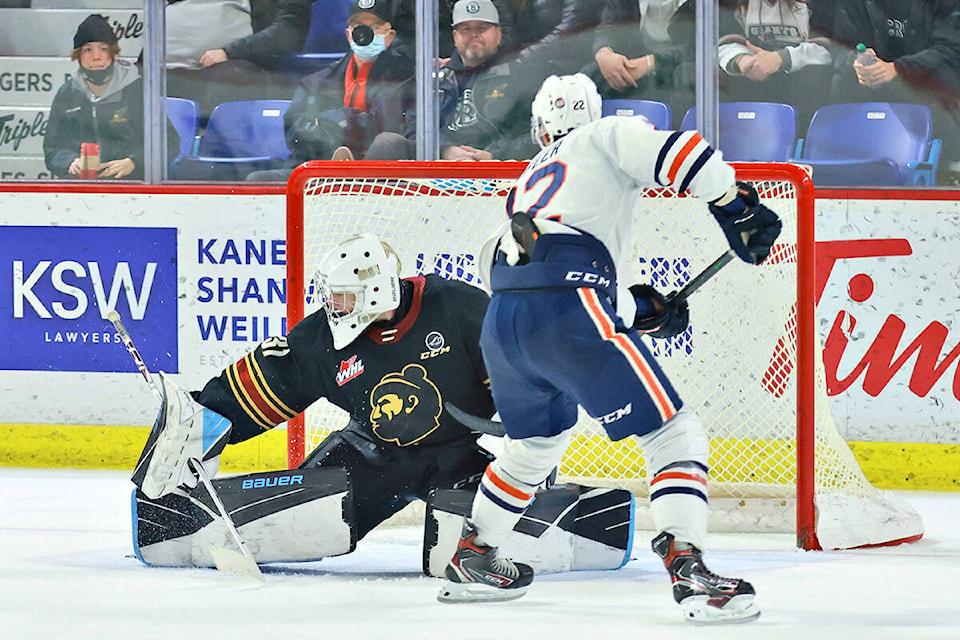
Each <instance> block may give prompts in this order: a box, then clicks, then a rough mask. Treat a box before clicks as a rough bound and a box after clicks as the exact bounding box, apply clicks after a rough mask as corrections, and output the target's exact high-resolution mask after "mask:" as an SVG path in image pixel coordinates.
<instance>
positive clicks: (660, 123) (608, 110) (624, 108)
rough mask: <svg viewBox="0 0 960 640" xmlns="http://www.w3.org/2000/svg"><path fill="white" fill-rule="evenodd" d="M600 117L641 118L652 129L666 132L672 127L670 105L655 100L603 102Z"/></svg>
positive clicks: (612, 100)
mask: <svg viewBox="0 0 960 640" xmlns="http://www.w3.org/2000/svg"><path fill="white" fill-rule="evenodd" d="M600 115H601V116H602V117H606V116H643V117H645V118H646V119H647V120H649V121H650V124H652V125H653V126H654V127H656V128H657V129H659V130H661V131H666V130H668V129H670V128H671V127H672V126H673V114H672V113H671V112H670V105H668V104H667V103H666V102H657V101H656V100H626V99H615V100H614V99H611V100H604V101H603V105H602V106H601V108H600Z"/></svg>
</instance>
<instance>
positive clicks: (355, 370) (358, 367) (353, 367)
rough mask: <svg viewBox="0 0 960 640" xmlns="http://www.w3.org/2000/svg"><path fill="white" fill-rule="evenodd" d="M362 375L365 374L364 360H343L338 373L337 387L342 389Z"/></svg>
mask: <svg viewBox="0 0 960 640" xmlns="http://www.w3.org/2000/svg"><path fill="white" fill-rule="evenodd" d="M361 373H363V360H361V359H360V358H358V357H357V356H350V359H349V360H341V361H340V370H339V371H337V386H338V387H342V386H343V385H345V384H347V383H348V382H350V381H351V380H353V379H354V378H356V377H357V376H358V375H360V374H361Z"/></svg>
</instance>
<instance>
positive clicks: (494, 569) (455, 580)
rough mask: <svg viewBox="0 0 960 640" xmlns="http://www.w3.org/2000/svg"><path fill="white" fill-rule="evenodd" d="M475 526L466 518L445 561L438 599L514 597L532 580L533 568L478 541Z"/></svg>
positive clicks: (449, 600)
mask: <svg viewBox="0 0 960 640" xmlns="http://www.w3.org/2000/svg"><path fill="white" fill-rule="evenodd" d="M476 540H477V530H476V528H475V527H474V526H473V524H471V523H470V522H469V521H465V522H464V525H463V532H462V533H461V535H460V542H459V544H458V545H457V552H456V553H455V554H454V556H453V558H452V559H451V560H450V564H448V565H447V569H446V572H445V573H446V576H447V582H446V584H444V585H443V588H441V589H440V593H438V594H437V600H439V601H440V602H447V603H458V602H502V601H504V600H516V599H517V598H519V597H521V596H523V594H525V593H526V592H527V587H528V586H530V583H531V582H533V569H531V568H530V567H529V566H528V565H525V564H523V563H521V562H513V561H512V560H509V559H507V558H501V557H500V556H499V555H498V553H497V548H496V547H488V546H487V545H485V544H479V543H478V542H477V541H476Z"/></svg>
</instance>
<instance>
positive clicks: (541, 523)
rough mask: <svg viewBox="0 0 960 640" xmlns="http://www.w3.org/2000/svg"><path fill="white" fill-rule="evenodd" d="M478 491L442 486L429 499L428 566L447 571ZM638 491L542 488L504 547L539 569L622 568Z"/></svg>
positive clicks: (630, 541)
mask: <svg viewBox="0 0 960 640" xmlns="http://www.w3.org/2000/svg"><path fill="white" fill-rule="evenodd" d="M472 497H473V493H472V492H470V491H462V490H453V489H440V490H436V491H434V492H433V493H432V494H431V496H430V500H429V501H428V503H427V513H426V518H425V526H424V538H423V572H424V573H425V574H427V575H431V576H435V577H444V569H445V567H446V566H447V563H448V562H449V561H450V558H451V557H452V556H453V554H454V552H455V551H456V548H457V542H458V541H459V540H460V532H461V528H462V526H463V519H464V518H465V517H469V516H470V513H471V512H470V509H471V503H472ZM633 530H634V497H633V494H632V493H630V492H629V491H626V490H625V489H610V488H595V487H583V486H579V485H575V484H567V485H562V486H559V487H555V488H553V489H548V490H546V491H540V492H538V493H537V495H536V498H535V500H534V501H533V503H531V504H530V506H529V507H528V508H527V510H526V512H525V513H524V514H523V516H522V517H521V518H520V519H519V521H518V522H517V523H516V525H515V526H514V528H513V530H512V531H511V532H510V533H509V534H508V535H507V536H506V538H505V539H504V541H503V543H502V545H501V546H500V548H499V551H500V553H501V554H502V555H503V556H505V557H509V558H511V559H514V560H517V561H519V562H522V563H525V564H528V565H530V566H532V567H533V569H534V571H535V572H536V573H553V572H558V571H595V570H602V569H618V568H620V567H622V566H623V565H624V564H625V563H626V562H627V561H628V560H629V559H630V554H631V551H632V548H633Z"/></svg>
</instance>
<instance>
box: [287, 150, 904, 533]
mask: <svg viewBox="0 0 960 640" xmlns="http://www.w3.org/2000/svg"><path fill="white" fill-rule="evenodd" d="M734 166H735V168H736V171H737V177H738V179H740V180H747V181H750V182H752V183H754V185H755V186H756V187H757V190H758V191H759V193H760V197H761V199H762V201H763V202H764V204H766V205H767V206H769V207H771V208H772V209H774V210H775V211H777V213H778V214H779V215H780V217H781V218H782V219H783V231H782V234H781V236H780V238H779V239H778V241H777V244H776V245H775V246H774V248H773V250H772V252H771V254H770V257H769V258H768V259H767V261H766V262H765V263H764V264H763V265H761V266H760V267H752V266H750V265H747V264H745V263H742V262H740V261H738V260H734V261H733V263H731V264H730V265H728V266H727V267H726V268H725V269H724V270H723V272H722V273H720V274H718V275H717V276H716V277H715V278H713V279H712V280H710V281H709V282H708V283H707V284H705V285H704V287H703V288H702V289H701V290H700V291H698V292H697V293H695V294H694V295H693V296H692V297H691V300H690V306H691V326H690V327H689V328H688V329H687V330H686V331H685V332H684V333H683V334H681V335H678V336H676V337H673V338H668V339H665V340H652V339H650V340H649V341H648V344H649V345H650V346H651V348H652V350H653V353H654V354H655V355H656V357H657V359H658V361H659V362H660V363H661V364H662V365H663V367H664V369H665V370H666V371H667V373H668V374H669V375H670V377H671V379H672V380H673V382H674V385H675V386H676V388H677V390H678V391H679V392H680V394H681V397H682V398H684V401H685V402H686V403H688V404H690V405H691V406H693V407H694V408H695V409H696V410H697V412H698V413H699V415H700V417H701V418H702V420H703V423H704V425H705V427H706V429H707V432H708V434H709V436H710V440H711V454H710V506H711V523H710V526H711V530H713V531H750V532H790V531H795V532H796V536H797V545H798V546H799V547H801V548H803V549H821V548H823V549H844V548H853V547H860V546H875V545H888V544H897V543H900V542H907V541H912V540H916V539H919V538H920V537H921V536H922V535H923V525H922V522H921V521H920V518H919V516H918V515H917V514H916V512H915V511H914V510H913V509H912V508H911V507H910V506H909V505H908V504H906V503H904V502H903V501H902V500H900V499H899V498H897V497H896V496H893V495H891V494H888V493H885V492H881V491H878V490H877V489H876V488H875V487H873V486H872V485H871V484H870V482H869V481H868V480H867V478H866V477H865V476H864V474H863V471H862V470H861V469H860V467H859V465H858V463H857V461H856V459H855V458H854V457H853V454H852V453H851V451H850V449H849V447H848V446H847V444H846V442H845V440H844V439H843V437H842V436H841V435H840V433H839V432H838V430H837V427H836V424H835V423H834V420H833V418H832V416H831V413H830V408H829V406H828V402H827V393H826V382H825V376H824V372H823V364H822V360H821V358H820V357H819V353H820V349H819V345H818V343H819V340H818V337H817V334H816V325H815V302H814V300H815V295H814V293H815V290H814V196H813V184H812V182H811V180H810V178H809V176H808V175H807V173H806V172H805V171H803V170H802V169H801V168H800V167H798V166H796V165H789V164H776V163H734ZM524 167H525V163H516V162H499V163H450V162H434V163H412V162H399V163H383V162H380V163H365V162H353V163H332V162H308V163H306V164H304V165H302V166H301V167H299V168H298V169H297V170H296V171H295V172H294V173H293V175H292V176H291V178H290V181H289V183H288V186H287V278H288V286H287V315H288V326H293V324H294V323H296V322H297V321H298V320H300V319H301V318H302V317H303V316H304V314H308V313H311V312H313V311H314V310H316V309H317V308H318V305H317V301H316V299H315V297H314V294H313V290H312V277H313V271H314V269H315V268H316V266H317V263H318V261H319V258H320V257H321V256H322V255H323V254H324V253H325V252H327V251H328V250H329V249H330V248H331V247H332V246H334V245H336V244H337V243H339V242H341V241H343V240H344V239H346V238H348V237H350V236H352V235H355V234H358V233H363V232H373V233H376V234H377V235H379V236H380V237H381V238H382V239H383V240H385V241H387V242H389V243H390V245H391V246H392V247H393V248H394V249H395V250H396V251H397V253H398V254H399V256H400V258H401V261H402V265H403V267H402V268H403V271H402V275H403V276H412V275H416V274H422V273H438V274H440V275H441V276H443V277H446V278H458V279H460V280H464V281H466V282H469V283H472V284H475V285H476V284H480V283H479V279H478V275H477V263H476V258H477V253H478V251H479V247H480V245H481V244H482V242H483V240H484V239H485V238H486V237H487V236H488V235H489V234H490V232H491V230H492V229H493V228H494V227H495V226H496V225H497V224H498V223H500V222H501V221H503V220H504V219H505V204H504V201H505V198H506V194H507V191H508V189H509V188H510V186H511V185H512V182H513V180H514V179H515V178H516V177H517V176H518V175H519V174H520V173H521V172H522V170H523V168H524ZM637 208H638V212H637V220H638V228H637V229H636V233H635V234H634V236H635V238H634V240H635V252H636V257H637V259H636V261H635V265H636V268H637V273H636V274H633V275H631V274H621V275H620V278H621V280H624V279H631V278H635V279H636V280H638V281H642V282H649V283H650V284H652V285H653V286H655V287H657V288H658V289H659V290H661V291H664V292H668V291H673V290H676V289H679V288H680V287H682V286H683V284H684V283H685V282H687V281H688V280H689V279H690V278H691V277H692V276H693V275H695V274H696V273H698V272H699V271H700V270H702V269H703V268H704V267H705V266H706V265H708V264H709V263H710V262H711V261H712V260H713V259H714V258H715V257H716V256H717V255H719V254H721V253H722V252H723V251H724V250H726V249H727V245H726V240H725V239H724V236H723V234H722V233H721V232H720V230H719V229H718V228H717V226H716V223H715V222H714V220H713V218H712V216H710V215H709V213H708V212H707V210H706V205H705V204H704V203H703V202H701V201H699V200H698V199H696V198H693V197H684V196H678V195H676V194H675V193H673V192H672V191H668V190H664V189H651V190H648V191H646V192H645V194H644V196H643V197H642V198H641V199H640V200H639V202H638V203H637ZM636 280H635V281H636ZM346 420H347V418H346V414H345V413H344V412H342V411H341V410H340V409H338V408H337V407H334V406H332V405H330V404H329V403H327V402H325V401H323V400H321V401H319V402H317V403H315V404H314V405H313V406H312V407H310V408H309V409H308V410H307V411H306V412H304V414H302V415H301V416H299V417H298V418H297V419H295V420H293V421H291V422H290V423H289V424H288V441H289V452H288V456H289V463H290V465H291V466H294V465H296V464H298V463H299V462H300V461H301V460H302V459H303V457H304V454H305V452H308V451H310V450H312V449H313V448H314V447H315V446H316V445H317V444H318V443H319V441H320V440H321V439H322V438H323V437H324V436H325V435H326V434H327V433H329V431H330V430H333V429H337V428H340V427H341V426H343V425H344V424H346ZM575 429H576V431H575V436H574V440H573V443H572V445H571V446H570V447H569V449H568V451H567V453H566V455H565V457H564V459H563V462H562V464H561V468H560V480H561V481H563V480H569V481H572V482H578V483H582V484H588V485H595V486H600V485H603V486H617V487H624V488H628V489H630V490H631V491H633V492H634V493H635V494H637V495H638V496H640V497H646V496H647V495H648V487H647V480H646V477H647V476H646V473H645V470H644V464H643V452H642V451H641V450H640V449H639V447H638V446H637V444H636V441H635V439H634V438H627V439H625V440H622V441H620V442H618V443H613V442H610V440H609V439H607V438H606V436H605V434H604V433H603V430H602V428H601V427H600V426H599V425H598V424H597V423H596V422H595V421H593V420H591V419H590V418H589V417H587V416H586V415H585V414H581V420H580V421H579V422H578V423H577V426H576V427H575ZM641 504H646V501H639V502H638V506H639V505H641ZM645 520H646V523H647V527H646V528H652V524H651V522H650V520H649V515H647V516H646V518H645V517H644V516H643V515H642V514H640V512H639V509H638V522H639V523H640V524H641V525H643V524H644V521H645Z"/></svg>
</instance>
